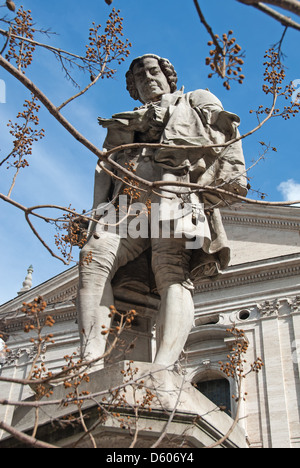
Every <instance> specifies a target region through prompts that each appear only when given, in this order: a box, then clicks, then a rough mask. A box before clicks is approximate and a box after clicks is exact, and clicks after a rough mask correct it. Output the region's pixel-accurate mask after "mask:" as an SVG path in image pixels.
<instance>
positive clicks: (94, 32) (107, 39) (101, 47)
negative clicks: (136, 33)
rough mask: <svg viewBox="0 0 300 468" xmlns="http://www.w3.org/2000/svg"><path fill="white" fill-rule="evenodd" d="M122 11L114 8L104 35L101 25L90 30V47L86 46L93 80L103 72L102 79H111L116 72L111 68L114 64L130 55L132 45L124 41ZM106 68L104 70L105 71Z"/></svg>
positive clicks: (94, 25)
mask: <svg viewBox="0 0 300 468" xmlns="http://www.w3.org/2000/svg"><path fill="white" fill-rule="evenodd" d="M119 13H120V10H115V9H114V8H113V10H112V12H111V13H110V15H109V19H108V20H107V22H106V27H105V30H104V33H103V34H100V32H101V31H100V30H101V24H98V25H96V24H95V23H94V22H93V26H92V27H91V28H90V34H89V45H88V46H86V47H87V50H86V59H87V60H88V62H89V71H90V75H91V80H92V81H93V80H94V79H95V74H96V75H97V74H98V73H99V72H101V73H102V74H101V77H102V78H104V77H105V76H106V77H107V78H111V77H112V76H113V75H114V74H115V73H116V70H114V69H113V68H111V64H112V63H113V62H117V63H118V64H119V65H120V64H121V63H122V62H123V61H124V60H125V58H126V57H128V55H129V54H130V52H129V48H130V47H131V43H130V42H129V40H128V39H126V40H125V41H123V39H122V38H123V36H124V34H123V18H122V17H120V15H119ZM109 65H110V66H109ZM103 68H104V69H103Z"/></svg>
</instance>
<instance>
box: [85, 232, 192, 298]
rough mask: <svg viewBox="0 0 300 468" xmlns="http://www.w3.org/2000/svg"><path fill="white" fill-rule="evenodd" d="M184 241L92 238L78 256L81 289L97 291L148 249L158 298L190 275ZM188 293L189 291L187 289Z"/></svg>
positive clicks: (102, 235) (111, 236)
mask: <svg viewBox="0 0 300 468" xmlns="http://www.w3.org/2000/svg"><path fill="white" fill-rule="evenodd" d="M185 243H186V240H185V239H176V238H171V239H162V238H159V239H143V238H138V239H132V238H130V237H127V238H121V237H120V236H119V235H118V234H115V233H110V232H105V231H102V232H101V233H100V234H99V236H97V237H94V236H92V237H91V238H90V240H89V241H88V242H87V244H86V245H85V246H84V247H83V249H82V250H81V254H80V267H79V270H80V288H82V287H83V288H89V289H90V288H97V287H101V286H103V284H104V282H106V281H107V280H109V281H111V280H112V279H113V277H114V275H115V274H116V272H117V271H118V269H119V268H120V267H122V266H125V265H126V264H127V263H128V262H131V261H133V260H135V259H137V258H138V257H139V256H140V255H141V254H142V253H143V252H145V251H146V250H147V249H148V248H149V247H151V250H152V259H151V263H152V271H153V274H154V277H155V282H156V287H157V291H158V293H159V294H160V295H161V293H162V292H163V291H165V290H166V288H168V287H169V286H170V285H172V284H183V285H184V283H185V282H186V281H187V280H188V278H189V273H190V271H189V270H190V258H191V254H192V252H191V251H190V250H187V249H186V248H185ZM188 289H190V288H188Z"/></svg>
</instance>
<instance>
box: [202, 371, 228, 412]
mask: <svg viewBox="0 0 300 468" xmlns="http://www.w3.org/2000/svg"><path fill="white" fill-rule="evenodd" d="M196 386H197V388H198V390H199V391H200V392H201V393H203V395H205V396H206V397H207V398H208V399H209V400H210V401H212V402H213V403H214V404H215V405H216V406H219V408H221V409H222V411H224V412H225V413H227V414H228V415H229V416H232V414H231V395H230V384H229V382H228V380H227V379H225V378H213V379H211V380H202V381H200V382H197V383H196Z"/></svg>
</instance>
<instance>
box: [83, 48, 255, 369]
mask: <svg viewBox="0 0 300 468" xmlns="http://www.w3.org/2000/svg"><path fill="white" fill-rule="evenodd" d="M126 80H127V89H128V91H129V93H130V95H131V97H132V98H133V99H135V100H139V101H140V102H141V103H142V106H141V107H139V108H137V109H135V110H134V111H132V112H123V113H120V114H115V115H113V116H112V118H111V119H102V118H99V123H100V125H102V126H103V127H105V128H107V137H106V140H105V142H104V149H106V150H111V149H112V148H115V147H117V146H119V145H124V144H130V143H141V145H140V147H137V148H134V149H130V148H129V149H125V150H122V151H119V152H116V153H114V160H115V161H116V162H117V163H118V164H119V165H121V166H123V167H125V168H127V169H128V168H130V170H131V171H132V172H133V173H134V174H136V175H138V176H140V177H142V178H144V179H146V180H149V181H158V180H159V181H167V182H170V184H169V185H168V186H164V188H163V189H162V190H161V191H159V192H152V193H146V192H145V190H139V187H137V186H136V185H134V181H130V180H129V182H132V183H131V185H130V186H128V185H126V184H124V182H123V181H122V177H123V179H124V176H123V175H122V174H121V172H120V171H118V170H115V175H116V176H117V178H114V177H112V176H111V175H110V174H109V173H108V172H107V171H105V170H103V167H102V168H101V167H100V166H99V165H98V166H97V168H96V173H95V187H94V205H93V208H94V213H95V216H98V217H99V219H100V220H101V216H102V217H103V213H104V211H105V207H106V206H107V205H108V203H109V201H111V202H112V203H113V206H114V207H115V206H116V205H117V203H116V200H118V197H120V196H121V195H122V196H125V195H126V194H127V195H128V194H130V196H131V201H134V202H135V203H138V204H139V206H144V204H145V205H147V206H149V203H150V205H151V207H154V206H155V207H156V206H158V210H157V213H158V217H154V218H152V216H151V217H150V216H149V212H148V213H145V211H143V210H142V209H141V210H140V212H138V211H137V213H136V215H135V218H134V219H135V223H137V220H139V221H141V220H142V218H143V217H144V221H145V219H146V222H147V223H148V224H149V223H150V224H151V223H152V224H154V223H156V224H157V225H156V226H155V228H156V229H154V231H152V230H151V232H150V234H149V233H148V235H146V236H145V235H142V236H140V237H138V236H137V235H130V232H129V230H128V229H127V233H126V234H125V235H124V231H123V233H122V235H120V232H116V231H112V229H109V227H108V226H109V224H110V223H106V224H107V225H106V228H105V222H104V223H103V224H101V223H99V224H97V225H96V226H95V225H94V227H93V229H92V230H91V233H90V236H89V238H88V241H87V243H86V244H85V246H84V247H83V249H82V251H81V259H80V267H79V270H80V276H79V293H78V319H79V330H80V334H81V347H82V354H83V356H84V357H85V358H86V359H94V358H97V357H98V356H100V355H101V354H102V353H103V352H104V350H105V338H104V337H103V335H101V330H102V329H103V328H101V327H102V326H103V325H105V326H106V327H108V328H109V326H110V320H111V319H110V318H109V307H110V306H111V305H113V304H114V297H113V290H112V280H113V278H114V276H115V274H116V273H117V271H118V270H119V269H120V268H121V267H124V265H126V264H128V263H129V262H131V264H133V265H134V262H135V261H137V260H138V259H139V258H140V257H141V256H142V255H144V254H145V252H146V251H147V252H149V251H150V260H151V262H150V265H151V266H150V269H151V273H153V276H154V280H155V287H156V291H157V293H158V294H159V296H160V308H159V312H158V316H157V321H156V330H157V353H156V356H155V358H154V362H155V363H156V364H161V365H163V366H172V365H173V364H174V363H175V362H176V361H177V360H178V358H179V356H180V354H181V352H182V350H183V348H184V345H185V342H186V340H187V337H188V335H189V333H190V331H191V328H192V326H193V320H194V304H193V297H192V295H193V281H196V280H199V279H203V278H206V279H208V278H211V279H213V278H214V277H216V276H217V275H218V274H219V272H220V271H222V270H223V269H224V268H226V267H227V265H228V263H229V257H230V251H229V248H228V245H227V238H226V234H225V231H224V228H223V225H222V220H221V216H220V212H219V207H221V206H224V204H229V203H232V202H233V198H232V197H230V196H220V195H217V194H216V193H211V192H202V193H201V192H195V191H192V190H191V189H189V188H188V187H187V186H186V187H176V182H178V181H181V182H192V183H197V184H199V185H200V186H208V185H209V186H217V187H221V188H223V189H225V190H226V191H227V192H231V193H232V192H234V193H237V194H240V195H243V196H245V195H246V193H247V179H246V174H245V165H244V157H243V152H242V146H241V142H240V141H238V142H235V143H233V144H231V145H229V146H227V147H225V148H224V147H223V148H222V146H216V147H213V148H207V146H208V145H212V144H222V143H226V142H227V141H231V140H232V139H234V138H236V137H237V136H238V135H239V133H238V126H239V122H240V120H239V117H238V116H237V115H235V114H233V113H230V112H227V111H225V110H224V109H223V107H222V104H221V102H220V101H219V100H218V99H217V98H216V97H215V96H214V95H213V94H212V93H210V92H209V91H207V90H202V89H199V90H196V91H193V92H189V93H186V94H185V93H184V91H183V89H181V90H177V74H176V72H175V70H174V67H173V66H172V64H171V63H170V62H169V61H168V60H167V59H163V58H161V57H158V56H156V55H153V54H147V55H144V56H142V57H139V58H137V59H135V60H134V61H133V62H132V64H131V66H130V69H129V71H128V72H127V74H126ZM143 143H162V144H163V145H164V146H163V147H159V148H157V147H156V148H153V147H152V148H151V147H146V148H145V147H143V145H142V144H143ZM174 145H177V146H186V145H188V146H190V147H191V148H189V149H182V150H181V149H178V148H177V149H174V148H172V147H173V146H174ZM107 167H108V168H109V169H110V171H112V168H111V167H109V166H107ZM104 169H105V167H104ZM127 181H128V178H127ZM172 183H173V184H174V186H172ZM133 187H137V188H136V189H134V188H133ZM141 188H142V187H141ZM175 190H176V194H175V193H174V191H175ZM99 207H100V208H101V207H102V208H103V207H104V211H103V210H102V211H101V209H99ZM151 209H152V208H151ZM118 210H119V212H118V215H119V218H118V220H120V213H121V211H122V210H121V207H120V206H119V207H118ZM128 210H130V208H128V207H127V215H128V216H127V217H126V216H125V217H124V218H126V219H127V221H128V217H130V212H129V211H128ZM123 211H124V210H123ZM125 211H126V210H125ZM154 211H155V210H154ZM178 213H179V215H178ZM123 214H124V213H123V212H122V215H123ZM104 218H105V216H104ZM150 218H151V219H150ZM166 222H168V224H169V226H171V228H170V229H169V231H168V232H169V235H164V234H163V226H164V223H166ZM112 225H113V223H111V226H112ZM120 225H122V223H120V224H119V226H120ZM136 225H137V224H135V226H136ZM99 226H100V227H99ZM126 226H127V228H128V224H127V225H126ZM152 227H153V226H152ZM153 232H154V233H153ZM180 234H181V235H180ZM88 256H90V259H91V261H86V259H87V258H88ZM144 265H145V264H144ZM146 269H147V267H146ZM144 270H145V267H144ZM143 273H145V271H143Z"/></svg>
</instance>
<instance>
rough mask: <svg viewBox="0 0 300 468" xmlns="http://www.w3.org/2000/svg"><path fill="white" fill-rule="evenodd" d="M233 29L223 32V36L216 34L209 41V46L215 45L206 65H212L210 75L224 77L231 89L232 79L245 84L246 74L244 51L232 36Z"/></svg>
mask: <svg viewBox="0 0 300 468" xmlns="http://www.w3.org/2000/svg"><path fill="white" fill-rule="evenodd" d="M232 34H233V31H231V30H230V31H228V33H227V34H223V36H222V38H220V37H219V36H218V34H215V35H214V36H213V40H212V41H209V42H208V45H209V46H214V47H212V48H211V49H210V51H209V57H207V58H206V60H205V63H206V65H208V66H210V68H211V70H212V73H210V74H209V75H208V77H209V78H212V76H213V75H215V74H216V75H218V76H219V77H221V78H222V79H224V82H223V86H224V87H225V88H226V89H227V90H230V81H231V80H235V81H238V82H239V83H240V84H243V81H244V78H245V76H244V75H243V74H242V73H241V72H242V65H243V64H244V60H243V58H244V56H245V54H244V52H242V48H241V46H240V45H239V44H237V43H236V39H235V38H234V37H232Z"/></svg>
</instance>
